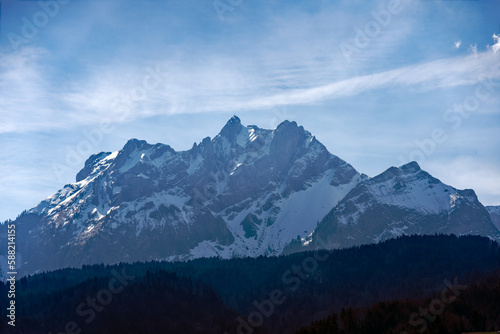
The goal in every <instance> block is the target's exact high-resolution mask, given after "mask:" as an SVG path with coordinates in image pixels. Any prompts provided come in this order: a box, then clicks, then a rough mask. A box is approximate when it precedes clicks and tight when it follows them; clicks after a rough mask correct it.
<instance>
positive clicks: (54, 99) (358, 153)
mask: <svg viewBox="0 0 500 334" xmlns="http://www.w3.org/2000/svg"><path fill="white" fill-rule="evenodd" d="M499 13H500V1H496V0H491V1H489V0H481V1H438V0H436V1H433V0H424V1H418V0H400V1H397V0H390V1H369V2H368V1H355V0H345V1H341V0H331V1H328V0H312V1H307V2H306V1H273V0H265V1H264V0H252V1H250V0H243V1H240V0H231V1H229V0H220V1H219V0H216V1H213V0H207V1H205V0H196V1H194V0H188V1H186V0H184V1H170V0H161V1H160V0H158V1H156V0H154V1H153V0H150V1H140V2H139V1H129V0H119V1H108V0H103V1H84V0H72V1H71V0H64V1H62V0H60V1H59V2H57V1H43V2H36V1H20V0H3V1H1V17H0V18H1V22H0V29H1V30H0V37H1V38H0V143H1V145H2V150H0V203H1V205H0V221H3V220H6V219H8V218H11V219H13V218H15V217H16V216H17V215H18V214H19V213H20V212H21V211H22V210H24V209H29V208H31V207H33V206H35V205H36V204H37V203H38V202H40V201H41V200H43V199H44V198H45V197H47V196H49V195H51V194H52V193H54V192H55V191H56V190H58V189H60V188H62V187H63V186H64V185H65V184H67V183H70V182H74V180H75V175H76V173H77V172H78V171H79V170H80V169H81V168H82V167H83V164H84V162H85V160H86V159H87V158H88V156H90V155H91V154H95V153H98V152H100V151H116V150H119V149H121V148H122V147H123V146H124V144H125V143H126V141H127V140H128V139H130V138H138V139H144V140H147V141H148V142H150V143H157V142H161V143H165V144H169V145H171V146H172V147H173V148H174V149H176V150H186V149H189V148H191V146H192V145H193V143H194V142H200V141H201V140H202V139H203V138H204V137H207V136H210V137H214V136H215V135H216V134H217V133H218V132H219V131H220V129H221V128H222V127H223V126H224V124H225V123H226V121H227V120H228V119H229V118H230V117H231V116H232V115H233V114H236V115H238V116H239V117H240V118H241V120H242V123H243V124H245V125H250V124H255V125H258V126H260V127H263V128H275V127H276V126H277V125H278V124H279V123H280V122H281V121H283V120H285V119H288V120H293V121H296V122H297V123H299V124H300V125H303V126H304V127H305V128H306V129H307V130H308V131H310V132H312V133H313V134H314V135H316V137H317V138H318V140H320V141H321V142H322V143H323V144H325V146H326V147H327V148H328V150H329V151H330V152H332V153H333V154H335V155H337V156H339V157H340V158H342V159H344V160H346V161H347V162H349V163H350V164H352V165H353V166H354V167H355V168H356V169H357V170H358V171H359V172H363V173H365V174H368V175H369V176H375V175H377V174H379V173H381V172H383V171H384V170H386V169H387V168H389V167H390V166H399V165H401V164H403V163H406V162H408V161H410V160H416V161H418V162H419V164H420V165H421V167H422V168H423V169H424V170H426V171H428V172H430V173H431V174H432V175H433V176H435V177H437V178H439V179H440V180H441V181H443V182H445V183H447V184H450V185H452V186H454V187H456V188H459V189H464V188H472V189H474V190H475V191H476V193H477V194H478V197H479V200H480V201H481V202H482V203H483V204H485V205H500V186H499V185H500V153H499V152H500V41H499V37H498V36H499V35H500V17H499V16H500V15H499Z"/></svg>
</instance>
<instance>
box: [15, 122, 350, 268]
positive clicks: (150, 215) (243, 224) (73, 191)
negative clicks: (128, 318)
mask: <svg viewBox="0 0 500 334" xmlns="http://www.w3.org/2000/svg"><path fill="white" fill-rule="evenodd" d="M359 180H360V175H359V173H358V172H357V171H356V170H355V169H354V168H353V167H352V166H351V165H349V164H347V163H346V162H345V161H343V160H341V159H339V158H338V157H336V156H335V155H332V154H330V153H329V152H328V151H327V149H326V148H325V147H324V146H323V145H322V144H321V143H320V142H318V141H317V140H316V138H315V137H314V136H312V135H311V134H310V133H309V132H307V131H305V130H304V128H303V127H299V126H298V125H297V124H296V123H295V122H288V121H285V122H283V123H282V124H280V125H279V126H278V127H277V128H276V129H275V130H264V129H260V128H258V127H256V126H248V127H246V126H243V125H242V124H241V122H240V119H239V118H238V117H236V116H235V117H233V118H231V119H230V120H229V122H228V123H227V124H226V125H225V126H224V128H223V129H222V131H221V132H220V133H219V134H218V135H217V136H216V137H215V138H213V139H210V138H205V139H203V141H202V142H201V143H200V144H194V146H193V147H192V148H191V149H190V150H188V151H183V152H176V151H175V150H173V149H172V148H171V147H170V146H168V145H163V144H156V145H151V144H148V143H146V142H145V141H139V140H136V139H133V140H130V141H129V142H127V144H126V145H125V146H124V147H123V149H122V150H120V151H117V152H113V153H104V152H102V153H99V154H96V155H93V156H91V157H90V158H89V159H88V160H87V161H86V162H85V167H84V168H83V169H82V170H81V171H80V172H79V173H78V175H77V178H76V182H75V183H73V184H69V185H66V186H65V187H64V188H63V189H61V190H60V191H58V192H57V193H55V194H53V195H52V196H50V197H48V198H47V199H45V200H44V201H42V202H41V203H40V204H38V205H37V206H36V207H35V208H33V209H31V210H30V211H29V212H28V214H25V215H23V216H21V217H20V218H19V219H18V220H17V221H16V224H17V226H18V238H17V239H18V256H21V257H22V258H23V262H24V264H23V267H22V268H21V271H22V272H25V273H33V272H37V271H40V270H47V269H55V268H61V267H67V266H80V265H82V264H90V263H101V262H104V263H115V262H119V261H139V260H152V259H169V260H175V259H190V258H196V257H208V256H221V257H224V258H230V257H235V256H259V255H272V254H280V253H281V252H282V251H283V249H284V248H285V247H286V246H287V244H288V243H290V241H291V240H292V239H296V238H297V237H298V236H299V237H305V236H307V235H309V234H310V233H312V232H313V230H314V229H315V228H316V226H317V223H318V221H320V220H321V219H322V218H323V217H324V216H325V215H326V214H327V213H328V212H329V211H330V210H331V208H332V207H333V206H335V205H336V204H337V203H338V202H339V201H340V200H341V199H342V198H343V197H344V196H345V195H346V194H347V193H348V192H349V191H350V190H351V189H353V188H354V187H355V186H356V184H357V183H358V182H359Z"/></svg>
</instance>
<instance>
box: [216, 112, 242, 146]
mask: <svg viewBox="0 0 500 334" xmlns="http://www.w3.org/2000/svg"><path fill="white" fill-rule="evenodd" d="M242 127H243V125H241V120H240V118H239V117H238V116H236V115H234V116H233V117H231V119H229V121H227V123H226V125H224V127H223V128H222V130H221V132H220V135H221V136H222V137H225V138H227V139H228V140H230V141H231V140H233V139H234V138H235V137H236V136H237V135H238V134H239V133H240V131H241V128H242Z"/></svg>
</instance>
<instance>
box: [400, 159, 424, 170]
mask: <svg viewBox="0 0 500 334" xmlns="http://www.w3.org/2000/svg"><path fill="white" fill-rule="evenodd" d="M399 169H401V171H403V172H404V173H415V172H418V171H420V170H421V168H420V165H419V164H418V163H417V162H416V161H411V162H409V163H407V164H405V165H402V166H400V167H399Z"/></svg>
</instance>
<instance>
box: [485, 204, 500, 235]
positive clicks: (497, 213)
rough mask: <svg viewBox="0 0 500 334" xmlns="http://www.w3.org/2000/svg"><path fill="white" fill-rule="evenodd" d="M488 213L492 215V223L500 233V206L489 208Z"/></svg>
mask: <svg viewBox="0 0 500 334" xmlns="http://www.w3.org/2000/svg"><path fill="white" fill-rule="evenodd" d="M486 211H488V213H489V214H490V218H491V221H492V222H493V224H494V225H495V226H496V228H497V229H498V230H499V231H500V206H498V205H497V206H487V207H486Z"/></svg>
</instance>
